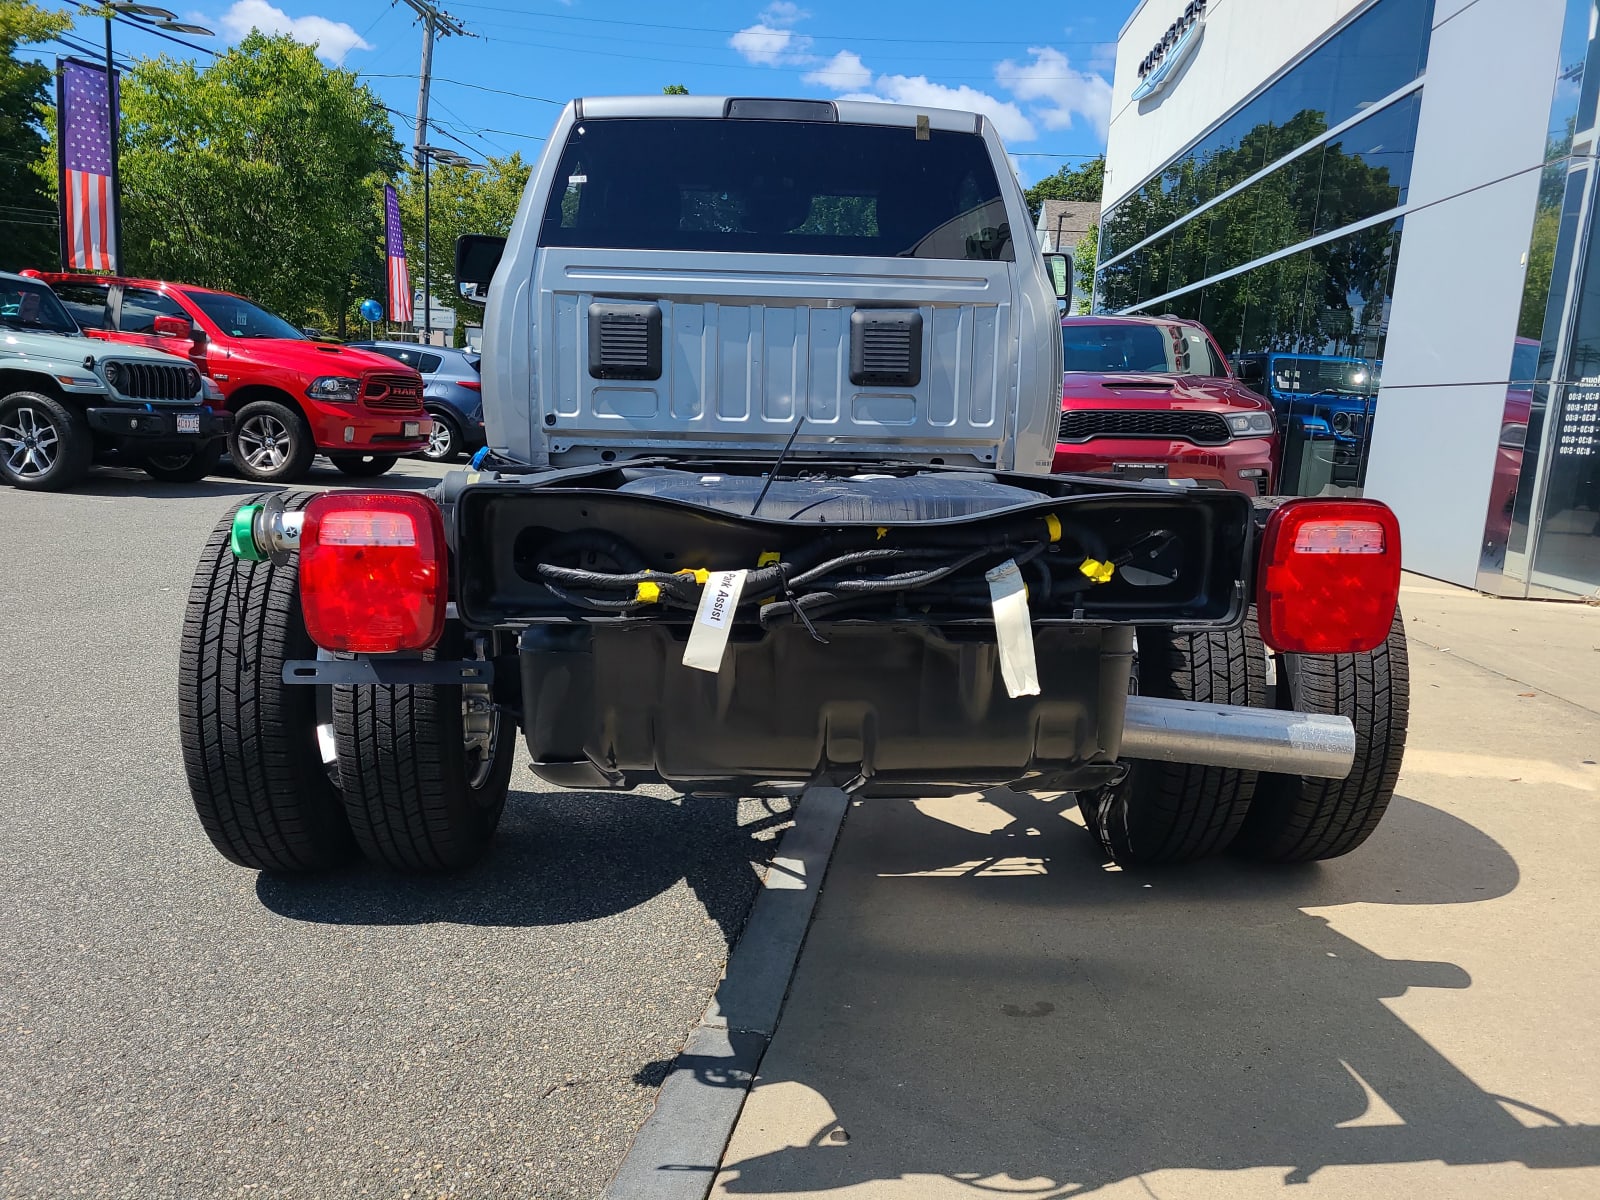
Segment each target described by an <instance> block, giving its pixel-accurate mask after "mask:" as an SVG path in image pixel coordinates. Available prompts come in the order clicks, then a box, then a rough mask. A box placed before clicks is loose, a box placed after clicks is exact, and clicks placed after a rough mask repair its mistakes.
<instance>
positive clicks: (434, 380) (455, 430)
mask: <svg viewBox="0 0 1600 1200" xmlns="http://www.w3.org/2000/svg"><path fill="white" fill-rule="evenodd" d="M350 345H352V346H354V347H357V348H358V349H361V350H371V351H373V352H374V353H377V354H385V355H388V356H389V357H390V358H392V359H394V360H395V361H396V362H403V363H405V364H406V366H408V367H414V368H415V369H416V370H417V371H418V372H420V373H421V375H422V382H423V385H424V390H423V393H422V406H423V407H424V408H426V409H427V410H428V413H429V415H431V416H432V417H433V433H432V435H431V436H430V437H429V438H428V444H427V446H426V447H425V448H423V449H422V450H419V451H418V452H417V454H418V457H420V458H426V459H428V460H430V461H431V462H450V461H452V460H453V459H455V458H456V457H457V456H458V455H461V454H472V453H473V452H474V451H476V450H477V449H478V448H479V447H481V446H482V445H483V443H484V434H483V383H482V381H481V379H480V378H479V375H478V356H477V355H476V354H472V353H470V352H468V351H466V350H452V349H450V348H448V347H446V346H421V345H418V344H417V343H416V342H351V343H350Z"/></svg>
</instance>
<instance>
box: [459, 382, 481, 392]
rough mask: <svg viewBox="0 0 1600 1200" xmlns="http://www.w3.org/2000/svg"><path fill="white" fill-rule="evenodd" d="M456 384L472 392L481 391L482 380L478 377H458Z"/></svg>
mask: <svg viewBox="0 0 1600 1200" xmlns="http://www.w3.org/2000/svg"><path fill="white" fill-rule="evenodd" d="M456 386H457V387H464V388H466V389H467V390H468V391H473V392H481V391H483V381H482V380H479V379H458V380H456Z"/></svg>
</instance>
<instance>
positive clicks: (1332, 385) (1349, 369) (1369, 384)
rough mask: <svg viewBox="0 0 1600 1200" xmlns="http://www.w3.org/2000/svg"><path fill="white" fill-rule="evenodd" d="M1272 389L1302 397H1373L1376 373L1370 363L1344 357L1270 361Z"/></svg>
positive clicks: (1276, 359) (1313, 357) (1308, 357)
mask: <svg viewBox="0 0 1600 1200" xmlns="http://www.w3.org/2000/svg"><path fill="white" fill-rule="evenodd" d="M1272 386H1273V388H1274V390H1276V391H1280V392H1296V393H1298V394H1300V395H1302V396H1308V395H1312V394H1315V393H1317V392H1322V393H1333V394H1335V395H1350V396H1376V395H1377V394H1378V373H1377V372H1376V371H1375V370H1373V368H1372V364H1371V363H1366V362H1360V361H1357V360H1352V359H1348V358H1318V357H1315V356H1306V357H1303V358H1274V359H1273V360H1272Z"/></svg>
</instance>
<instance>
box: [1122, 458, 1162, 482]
mask: <svg viewBox="0 0 1600 1200" xmlns="http://www.w3.org/2000/svg"><path fill="white" fill-rule="evenodd" d="M1111 473H1112V474H1113V475H1115V476H1116V477H1117V478H1118V479H1127V480H1137V479H1165V478H1166V477H1167V464H1166V463H1159V462H1156V463H1113V464H1112V466H1111Z"/></svg>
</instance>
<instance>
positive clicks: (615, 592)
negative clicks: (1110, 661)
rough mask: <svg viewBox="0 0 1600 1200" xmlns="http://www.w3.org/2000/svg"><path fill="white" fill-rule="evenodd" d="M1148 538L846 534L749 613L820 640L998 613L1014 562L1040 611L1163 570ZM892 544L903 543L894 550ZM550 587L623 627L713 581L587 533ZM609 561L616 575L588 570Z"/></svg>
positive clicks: (552, 560)
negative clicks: (821, 626) (990, 577)
mask: <svg viewBox="0 0 1600 1200" xmlns="http://www.w3.org/2000/svg"><path fill="white" fill-rule="evenodd" d="M1173 536H1174V535H1172V534H1170V533H1168V532H1166V531H1157V532H1155V533H1149V534H1145V535H1144V536H1143V537H1141V538H1139V539H1137V540H1136V541H1135V542H1134V543H1133V544H1132V545H1130V546H1128V547H1127V548H1125V549H1123V550H1122V551H1121V552H1119V553H1116V554H1112V553H1108V551H1107V549H1106V547H1105V545H1104V543H1103V540H1102V539H1101V538H1100V537H1098V536H1097V535H1095V534H1093V533H1091V532H1089V531H1087V530H1083V529H1078V528H1074V527H1070V526H1064V525H1063V523H1062V522H1061V520H1060V519H1059V518H1058V517H1057V516H1055V515H1054V514H1046V515H1042V516H1029V517H1024V518H1019V519H1017V520H1016V521H1013V522H1010V523H1008V524H1006V525H1004V526H1001V527H999V528H996V526H995V525H992V524H986V525H985V526H984V527H982V528H972V527H950V526H940V527H938V528H936V529H919V528H901V529H895V530H891V529H889V528H886V527H878V528H876V529H874V528H851V529H836V530H832V531H829V532H827V533H824V534H822V535H820V536H818V537H817V538H815V539H813V540H811V541H809V542H807V543H805V544H803V545H801V546H798V547H795V548H793V549H790V550H788V551H785V552H783V553H781V554H780V553H779V552H776V551H773V552H768V553H764V554H762V555H761V557H760V561H759V562H758V564H757V565H756V566H755V567H754V568H753V569H751V570H749V571H748V573H747V574H746V577H745V582H744V588H743V591H742V594H741V596H740V600H739V606H738V607H739V608H740V609H750V608H755V609H757V610H758V615H759V620H760V623H761V626H762V628H770V627H771V626H772V625H774V624H775V623H777V622H780V621H783V620H785V619H789V620H793V621H798V622H800V623H801V624H804V625H805V626H806V627H807V628H808V629H810V630H811V632H812V634H813V635H814V636H817V635H816V630H815V628H814V626H813V625H812V618H816V617H822V616H830V617H831V616H836V615H839V614H843V613H848V612H850V611H851V610H864V609H868V608H875V609H878V610H880V611H881V610H883V609H884V608H885V606H886V605H887V607H888V608H889V609H890V610H892V611H909V610H916V611H921V612H928V611H934V610H938V611H962V610H987V609H988V608H989V607H990V603H991V600H990V590H989V585H988V582H987V580H986V579H985V573H986V572H987V571H989V570H991V569H992V568H994V567H996V566H999V565H1000V564H1001V563H1004V562H1005V561H1006V560H1008V559H1010V560H1013V561H1015V562H1016V564H1017V565H1018V566H1019V567H1021V568H1023V570H1024V572H1025V574H1026V578H1027V581H1028V586H1029V591H1030V596H1031V598H1032V600H1033V602H1034V603H1036V604H1039V605H1048V604H1049V603H1050V602H1051V600H1052V599H1053V598H1058V597H1059V596H1061V595H1062V594H1063V593H1068V592H1079V591H1083V590H1085V589H1087V588H1092V587H1094V586H1096V585H1098V584H1104V583H1108V582H1110V580H1111V579H1112V578H1113V576H1114V575H1115V573H1116V571H1117V569H1118V568H1119V567H1121V566H1124V565H1126V564H1127V563H1129V562H1131V561H1133V560H1134V559H1135V558H1136V557H1140V556H1143V557H1145V558H1153V557H1155V556H1156V555H1158V554H1159V553H1160V552H1161V551H1162V550H1164V549H1165V548H1166V546H1167V545H1168V544H1169V543H1170V542H1171V541H1172V539H1173ZM891 537H892V542H891ZM537 557H538V561H537V563H536V564H535V565H534V570H535V572H536V573H537V576H538V578H539V580H540V581H541V582H542V583H543V584H544V586H545V587H546V588H548V589H549V591H550V592H551V594H552V595H554V596H555V597H556V598H557V599H558V600H560V601H562V602H564V603H566V604H569V605H571V606H572V607H574V608H578V609H582V610H585V611H588V612H595V613H607V614H612V615H621V614H628V613H641V612H644V611H647V610H656V611H659V610H661V609H666V610H680V611H688V612H693V611H694V610H695V609H696V608H698V606H699V604H700V600H701V596H702V594H703V591H704V588H705V585H706V582H707V580H708V579H709V577H710V575H711V572H710V571H708V570H706V569H704V568H700V569H686V570H679V571H659V570H654V569H652V568H651V567H650V565H649V563H648V562H647V561H646V559H645V557H644V555H642V554H641V553H640V552H639V551H638V550H637V549H636V548H635V547H634V546H632V545H631V544H630V543H628V542H627V541H625V540H624V539H622V538H619V537H617V536H615V535H613V534H609V533H605V532H601V531H598V530H581V531H577V532H573V533H566V534H561V535H559V536H557V537H555V538H553V539H551V540H550V541H549V542H547V543H545V544H544V545H543V546H542V547H540V549H539V552H538V556H537ZM597 560H598V561H605V562H607V563H610V564H615V567H616V569H614V570H596V569H586V568H584V567H582V566H580V565H577V564H579V563H581V562H583V561H590V562H594V561H597Z"/></svg>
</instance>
